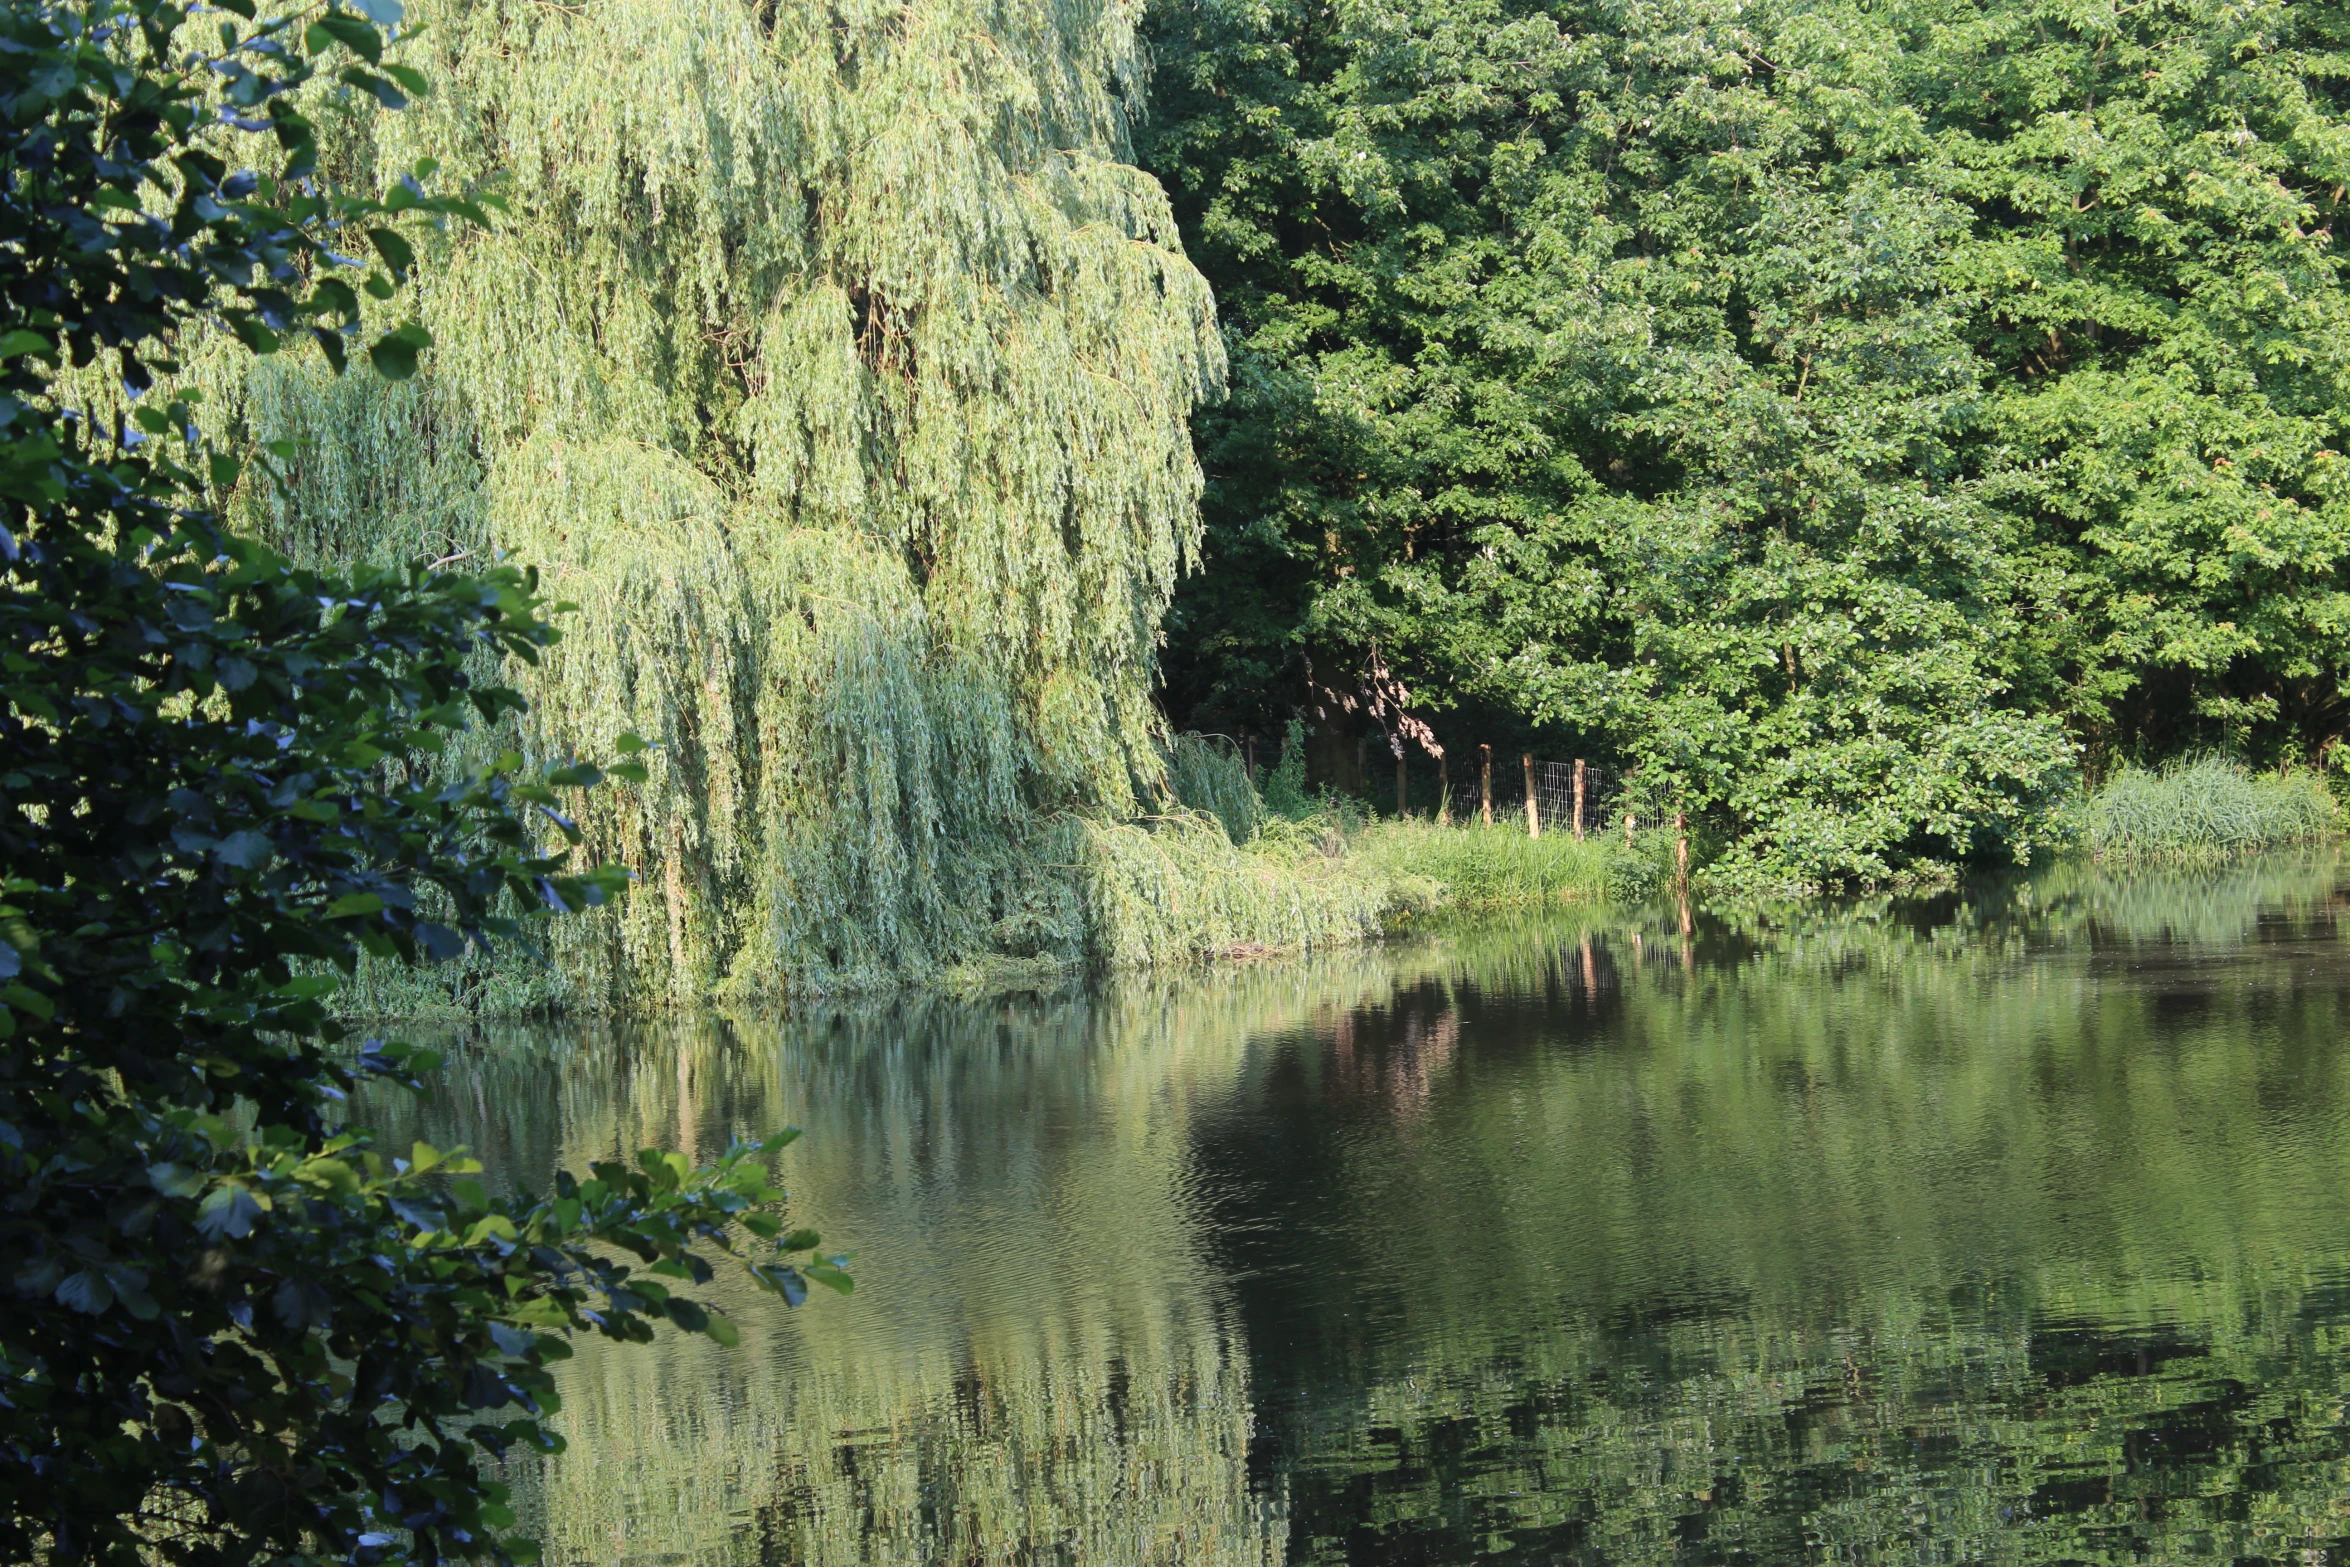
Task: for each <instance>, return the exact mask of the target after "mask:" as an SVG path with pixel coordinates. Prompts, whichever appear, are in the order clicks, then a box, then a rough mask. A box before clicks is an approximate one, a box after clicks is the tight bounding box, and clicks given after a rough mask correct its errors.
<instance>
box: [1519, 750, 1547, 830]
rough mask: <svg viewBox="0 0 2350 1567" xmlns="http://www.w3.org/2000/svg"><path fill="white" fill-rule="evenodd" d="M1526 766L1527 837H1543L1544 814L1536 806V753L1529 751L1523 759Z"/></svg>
mask: <svg viewBox="0 0 2350 1567" xmlns="http://www.w3.org/2000/svg"><path fill="white" fill-rule="evenodd" d="M1520 760H1521V761H1523V762H1524V763H1525V764H1526V836H1527V837H1529V838H1539V837H1541V836H1542V812H1541V811H1540V810H1539V809H1537V808H1536V806H1535V804H1534V753H1533V752H1532V751H1528V752H1527V753H1526V754H1525V755H1524V756H1523V757H1522V758H1520Z"/></svg>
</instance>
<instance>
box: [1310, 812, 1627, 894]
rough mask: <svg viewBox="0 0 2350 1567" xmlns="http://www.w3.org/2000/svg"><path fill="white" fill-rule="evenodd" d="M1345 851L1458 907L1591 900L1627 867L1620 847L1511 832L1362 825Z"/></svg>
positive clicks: (1602, 841) (1398, 824) (1424, 823)
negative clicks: (1419, 884) (1426, 887)
mask: <svg viewBox="0 0 2350 1567" xmlns="http://www.w3.org/2000/svg"><path fill="white" fill-rule="evenodd" d="M1347 852H1348V853H1349V854H1350V855H1352V856H1353V857H1355V858H1357V859H1359V860H1361V861H1363V862H1364V863H1365V864H1366V865H1367V866H1371V867H1374V868H1376V869H1377V870H1378V871H1379V873H1380V874H1381V875H1383V876H1385V877H1388V878H1403V877H1412V878H1417V879H1418V880H1420V881H1423V882H1426V883H1428V884H1429V885H1430V886H1431V887H1433V888H1434V889H1435V890H1436V894H1437V898H1438V901H1440V902H1441V903H1442V904H1444V905H1447V906H1451V907H1457V908H1477V909H1490V908H1507V907H1511V906H1517V905H1527V904H1538V903H1562V902H1587V903H1596V902H1598V901H1600V900H1602V899H1604V898H1605V897H1607V895H1608V890H1609V888H1610V887H1611V886H1621V885H1622V884H1623V882H1624V881H1625V879H1626V872H1627V870H1628V869H1629V868H1630V867H1629V866H1628V865H1627V863H1626V862H1627V861H1628V860H1632V859H1633V858H1634V857H1633V856H1631V855H1628V854H1627V853H1626V851H1625V850H1624V848H1623V846H1622V845H1621V844H1617V843H1614V842H1613V841H1612V840H1607V839H1600V838H1591V839H1586V840H1584V841H1583V842H1580V843H1578V842H1576V841H1575V839H1574V838H1573V837H1572V836H1570V835H1568V834H1564V833H1552V834H1550V835H1549V836H1547V837H1542V838H1529V837H1527V836H1526V834H1525V833H1524V832H1523V831H1522V830H1520V829H1519V828H1516V827H1476V826H1469V827H1439V826H1437V825H1436V824H1435V823H1433V822H1427V821H1384V822H1377V823H1374V824H1372V825H1370V826H1368V827H1365V828H1364V829H1363V830H1362V831H1361V832H1360V833H1358V834H1356V835H1355V837H1354V838H1353V840H1352V841H1351V842H1350V843H1349V844H1348V846H1347Z"/></svg>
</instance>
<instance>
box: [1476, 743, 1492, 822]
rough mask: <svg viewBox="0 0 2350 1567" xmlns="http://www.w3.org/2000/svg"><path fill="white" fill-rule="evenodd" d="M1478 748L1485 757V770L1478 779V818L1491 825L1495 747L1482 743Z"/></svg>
mask: <svg viewBox="0 0 2350 1567" xmlns="http://www.w3.org/2000/svg"><path fill="white" fill-rule="evenodd" d="M1477 750H1478V751H1479V753H1480V754H1482V755H1483V756H1484V758H1485V770H1484V772H1483V773H1482V774H1481V775H1480V776H1479V777H1478V779H1477V819H1478V820H1479V821H1481V822H1483V823H1484V824H1485V825H1486V826H1488V827H1490V826H1492V825H1493V747H1491V746H1489V745H1481V746H1479V747H1477Z"/></svg>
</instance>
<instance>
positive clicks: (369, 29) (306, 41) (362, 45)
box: [302, 11, 384, 65]
mask: <svg viewBox="0 0 2350 1567" xmlns="http://www.w3.org/2000/svg"><path fill="white" fill-rule="evenodd" d="M336 44H341V45H342V46H343V47H344V48H346V49H349V50H350V51H351V52H352V53H353V54H356V55H358V56H359V57H360V58H361V59H363V60H365V61H367V62H368V63H369V64H370V65H373V64H374V63H375V62H377V61H378V60H381V59H382V58H383V49H384V44H383V35H382V34H381V33H379V32H378V31H376V29H375V26H374V24H373V23H371V22H369V21H367V20H366V19H364V18H362V17H357V16H352V15H350V14H348V13H346V12H342V11H329V12H327V13H326V14H325V15H323V16H321V17H320V18H319V19H318V20H317V21H315V22H312V23H311V24H310V26H309V27H308V28H307V29H306V30H304V32H303V34H302V46H303V47H304V48H305V49H307V50H309V51H310V52H311V53H312V54H314V55H318V54H324V53H326V52H327V51H328V50H329V49H331V48H333V47H334V46H335V45H336Z"/></svg>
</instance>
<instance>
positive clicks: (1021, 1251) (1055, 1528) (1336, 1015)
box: [377, 860, 2350, 1567]
mask: <svg viewBox="0 0 2350 1567" xmlns="http://www.w3.org/2000/svg"><path fill="white" fill-rule="evenodd" d="M2345 892H2350V872H2346V871H2344V870H2343V869H2341V868H2338V867H2337V866H2336V865H2335V863H2334V862H2332V861H2331V860H2309V861H2291V862H2283V863H2279V862H2260V863H2255V864H2251V865H2245V866H2239V867H2235V868H2232V869H2228V870H2224V871H2211V872H2206V873H2201V874H2195V875H2178V876H2140V877H2123V876H2117V875H2111V874H2107V873H2103V872H2099V871H2097V870H2095V869H2093V868H2089V867H2082V866H2070V867H2061V868H2059V869H2057V870H2054V871H2051V872H2048V873H2046V874H2043V875H2039V876H2036V877H2033V878H2030V879H2026V880H2020V881H2012V882H2006V883H2002V884H2000V885H1998V886H1995V887H1989V888H1984V889H1979V890H1975V891H1971V892H1969V893H1967V894H1964V895H1955V896H1947V897H1943V898H1939V899H1934V900H1930V901H1923V902H1907V903H1905V902H1900V901H1888V902H1882V903H1873V904H1870V903H1864V904H1847V905H1840V906H1835V907H1823V906H1818V905H1812V906H1807V907H1793V908H1788V909H1784V910H1775V911H1771V910H1766V911H1760V912H1749V913H1745V914H1739V915H1729V916H1724V915H1718V914H1717V915H1701V916H1700V917H1699V918H1698V919H1697V921H1696V930H1695V934H1694V936H1693V937H1690V938H1686V939H1685V938H1683V937H1682V936H1681V935H1680V934H1679V930H1678V920H1677V917H1676V916H1675V915H1674V914H1673V913H1671V912H1670V911H1668V912H1667V913H1666V914H1665V915H1663V916H1662V917H1656V916H1648V917H1642V916H1635V915H1632V914H1626V913H1603V914H1598V915H1594V916H1590V917H1588V918H1587V919H1576V918H1556V919H1546V920H1541V921H1528V922H1513V923H1504V924H1492V925H1483V926H1477V927H1463V928H1461V929H1458V930H1454V931H1450V932H1446V933H1441V934H1435V935H1429V936H1425V937H1420V938H1415V939H1411V940H1405V941H1398V942H1394V943H1391V944H1389V945H1388V946H1386V947H1383V948H1380V949H1376V950H1369V951H1358V952H1347V953H1341V954H1335V955H1329V956H1322V957H1312V958H1304V959H1298V960H1293V961H1283V962H1273V963H1263V964H1255V965H1249V966H1242V967H1234V968H1227V969H1222V970H1218V971H1213V972H1208V973H1204V974H1195V975H1191V976H1187V977H1184V978H1181V979H1159V980H1152V981H1127V982H1120V983H1115V984H1110V985H1107V986H1104V987H1102V988H1099V989H1096V990H1093V991H1090V992H1087V993H1083V994H1075V995H1071V996H1067V997H1060V998H1053V997H1028V998H1018V999H1012V1000H996V1001H991V1002H984V1003H967V1002H951V1001H947V1000H939V999H929V1000H921V1001H900V1002H897V1003H895V1004H891V1005H862V1006H840V1007H824V1008H809V1009H803V1010H801V1011H800V1012H798V1013H796V1014H794V1015H792V1016H790V1017H785V1018H777V1019H752V1018H735V1019H719V1018H702V1019H693V1020H680V1021H676V1022H672V1023H667V1024H663V1025H658V1026H652V1025H639V1026H635V1027H632V1028H629V1029H625V1030H621V1029H604V1028H581V1027H570V1028H557V1029H550V1030H542V1031H538V1032H528V1031H516V1032H513V1033H510V1034H502V1035H497V1036H493V1037H489V1038H485V1039H482V1040H479V1041H477V1042H475V1043H474V1044H472V1045H470V1046H468V1047H466V1048H465V1049H463V1050H461V1051H460V1052H459V1054H458V1059H457V1066H456V1070H455V1072H454V1073H453V1076H452V1081H451V1084H450V1086H449V1089H448V1091H447V1092H446V1094H445V1095H444V1096H443V1097H442V1098H440V1099H438V1100H436V1101H434V1102H432V1103H430V1104H428V1105H425V1106H423V1107H420V1108H410V1109H398V1110H396V1111H395V1110H394V1108H393V1107H384V1108H383V1110H382V1111H381V1112H380V1113H379V1114H378V1116H377V1119H378V1120H379V1121H382V1120H387V1119H393V1120H396V1121H397V1122H398V1123H399V1124H398V1125H397V1126H396V1128H395V1130H397V1131H399V1132H401V1133H403V1134H405V1133H407V1132H409V1131H413V1132H414V1133H416V1134H417V1135H426V1136H430V1137H433V1138H435V1139H436V1140H439V1141H443V1142H453V1141H465V1142H469V1143H471V1144H472V1145H473V1146H474V1147H475V1148H476V1149H477V1150H478V1151H479V1152H480V1153H481V1154H482V1156H483V1157H484V1158H485V1160H486V1161H488V1162H489V1163H490V1165H491V1167H492V1168H493V1170H495V1171H497V1172H499V1173H500V1174H501V1175H503V1176H504V1177H506V1178H509V1179H513V1180H518V1181H523V1182H525V1183H535V1182H537V1181H538V1180H540V1179H542V1178H543V1176H544V1173H545V1172H547V1171H548V1170H550V1169H551V1168H553V1167H555V1166H556V1165H557V1164H559V1163H561V1164H571V1165H580V1164H584V1162H585V1161H587V1160H589V1159H591V1158H597V1157H603V1156H607V1155H610V1154H612V1153H614V1152H615V1151H628V1150H633V1149H635V1148H637V1147H639V1146H643V1145H646V1144H652V1143H659V1144H665V1145H668V1146H682V1147H684V1148H685V1149H687V1150H688V1151H689V1152H700V1153H705V1154H706V1153H708V1152H710V1151H712V1150H714V1149H716V1148H718V1147H720V1146H722V1145H723V1144H724V1142H725V1140H726V1139H727V1137H728V1136H729V1135H730V1134H741V1135H745V1136H755V1135H759V1134H762V1133H765V1132H767V1131H770V1130H772V1129H774V1128H776V1127H779V1126H783V1125H786V1124H795V1125H799V1126H802V1127H805V1128H806V1129H807V1132H808V1136H807V1138H806V1139H805V1140H804V1141H803V1142H801V1143H800V1144H799V1145H797V1146H795V1147H794V1148H793V1149H792V1150H791V1151H790V1152H789V1153H788V1154H787V1155H786V1156H785V1159H784V1169H785V1173H786V1177H787V1181H788V1184H789V1185H790V1186H791V1187H792V1189H793V1193H794V1216H795V1217H796V1218H798V1219H800V1220H801V1221H803V1222H810V1223H815V1224H817V1225H819V1226H820V1227H821V1228H823V1229H824V1231H825V1232H826V1236H827V1240H828V1242H830V1243H837V1244H839V1245H841V1246H844V1247H849V1248H853V1249H854V1250H855V1251H856V1252H857V1253H858V1259H857V1263H856V1271H857V1274H858V1278H859V1288H858V1291H857V1293H856V1294H855V1295H854V1296H853V1297H850V1298H847V1299H842V1298H838V1297H833V1296H830V1295H826V1294H824V1293H823V1292H821V1291H820V1292H819V1296H820V1298H819V1299H816V1300H813V1301H811V1302H810V1303H809V1304H808V1305H807V1306H805V1307H802V1308H800V1309H799V1310H797V1311H786V1310H785V1309H783V1308H782V1307H781V1306H780V1304H778V1303H774V1302H770V1301H768V1300H767V1299H765V1298H764V1297H760V1296H758V1295H756V1294H754V1293H752V1292H749V1291H739V1292H735V1291H730V1292H726V1293H723V1294H722V1299H723V1300H724V1301H725V1303H726V1304H727V1305H728V1306H729V1307H730V1308H731V1309H733V1310H734V1311H736V1312H737V1313H738V1315H739V1316H740V1318H741V1320H742V1322H743V1326H744V1332H743V1341H742V1344H741V1346H740V1347H739V1348H737V1349H734V1350H724V1349H720V1348H718V1347H716V1346H715V1345H712V1344H709V1343H707V1342H704V1341H700V1340H692V1341H688V1340H685V1339H683V1338H676V1337H673V1338H671V1339H669V1340H667V1341H664V1342H663V1343H661V1344H658V1345H656V1346H653V1347H652V1348H650V1349H620V1348H607V1347H605V1346H595V1345H588V1346H583V1347H582V1353H581V1354H580V1356H579V1357H578V1358H577V1359H575V1360H573V1361H570V1362H567V1363H566V1364H565V1366H564V1367H563V1368H562V1370H563V1373H564V1379H563V1392H564V1399H565V1408H564V1411H563V1414H562V1416H561V1420H562V1423H563V1428H564V1429H565V1430H566V1431H567V1432H568V1435H569V1441H570V1449H569V1451H568V1453H567V1454H565V1455H564V1456H563V1457H562V1458H560V1459H558V1460H555V1461H553V1462H551V1463H549V1464H547V1465H545V1466H544V1467H543V1468H534V1469H531V1470H529V1471H526V1472H523V1473H520V1474H518V1475H516V1476H515V1479H516V1481H517V1490H518V1493H519V1495H520V1497H521V1498H522V1500H523V1501H524V1503H525V1506H526V1512H527V1516H528V1517H529V1519H530V1520H531V1521H532V1522H533V1523H534V1524H535V1526H536V1527H537V1529H538V1531H539V1533H540V1534H541V1537H542V1538H543V1539H544V1540H545V1542H546V1546H547V1550H548V1556H549V1559H550V1560H552V1561H556V1562H564V1563H573V1562H577V1563H588V1562H595V1563H624V1562H634V1563H654V1562H663V1563H693V1564H701V1563H717V1562H803V1561H805V1562H825V1563H832V1562H839V1563H849V1562H889V1563H903V1564H908V1567H912V1564H917V1563H923V1564H927V1563H956V1564H981V1563H986V1564H994V1563H1006V1564H1011V1563H1019V1564H1042V1563H1065V1564H1070V1567H1079V1564H1103V1567H1111V1564H1121V1567H1122V1564H1127V1563H1143V1562H1153V1563H1170V1564H1175V1563H1202V1564H1208V1563H1219V1564H1221V1563H1243V1562H1245V1563H1266V1564H1270V1563H1278V1562H1290V1563H1301V1564H1302V1563H1325V1562H1326V1563H1338V1562H1364V1563H1397V1564H1402V1563H1417V1562H1428V1563H1450V1562H1466V1561H1470V1560H1472V1559H1479V1558H1489V1557H1490V1558H1497V1559H1502V1560H1510V1561H1529V1562H1534V1561H1539V1562H1551V1561H1558V1562H1666V1561H1671V1562H1714V1561H1750V1562H1796V1561H1804V1562H1809V1561H1836V1562H1893V1561H1898V1562H1921V1563H1922V1562H1973V1561H1999V1562H2005V1561H2018V1562H2023V1561H2029V1562H2107V1561H2123V1560H2130V1561H2146V1560H2170V1559H2174V1558H2192V1559H2198V1560H2202V1559H2211V1560H2228V1561H2247V1560H2263V1561H2276V1562H2285V1561H2291V1562H2295V1563H2316V1562H2328V1561H2335V1560H2338V1559H2339V1553H2340V1552H2342V1551H2343V1550H2344V1548H2345V1546H2346V1544H2350V1415H2346V1411H2350V1029H2346V1027H2345V1025H2346V1023H2350V951H2346V950H2345V948H2344V947H2343V945H2342V943H2341V939H2340V932H2339V930H2338V927H2337V911H2338V910H2339V909H2340V908H2341V907H2342V906H2343V898H2344V895H2345Z"/></svg>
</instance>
